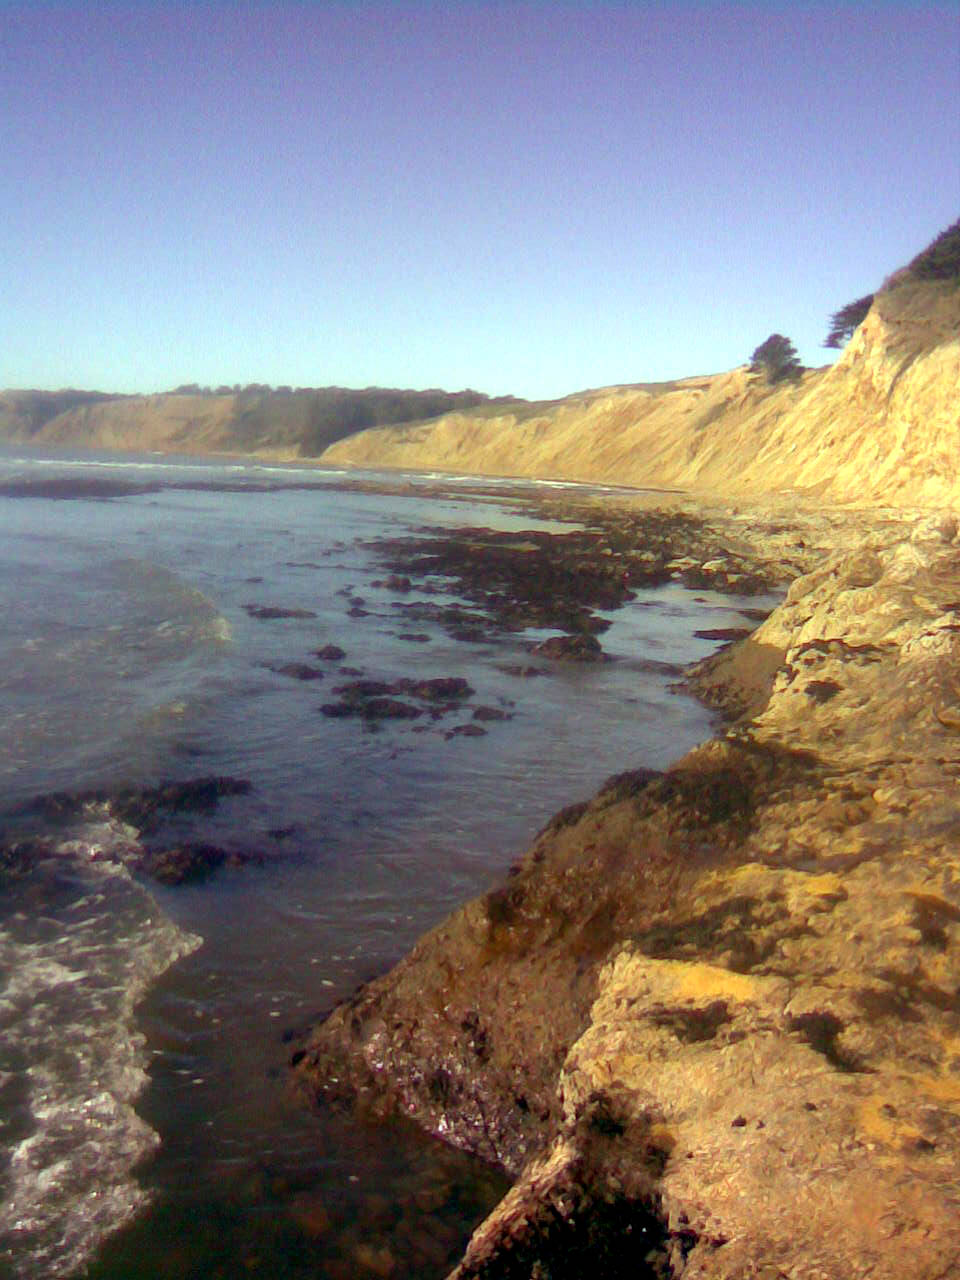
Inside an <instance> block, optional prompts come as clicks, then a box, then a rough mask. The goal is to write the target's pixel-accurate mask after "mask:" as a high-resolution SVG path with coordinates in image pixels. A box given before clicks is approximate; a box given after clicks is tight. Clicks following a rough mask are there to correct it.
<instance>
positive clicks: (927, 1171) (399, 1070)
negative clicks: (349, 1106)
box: [297, 517, 960, 1280]
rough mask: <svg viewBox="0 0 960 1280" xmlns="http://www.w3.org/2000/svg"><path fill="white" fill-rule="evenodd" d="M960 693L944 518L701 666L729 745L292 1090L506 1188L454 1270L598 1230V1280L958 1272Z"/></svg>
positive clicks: (425, 966)
mask: <svg viewBox="0 0 960 1280" xmlns="http://www.w3.org/2000/svg"><path fill="white" fill-rule="evenodd" d="M762 655H766V656H767V657H772V658H773V659H774V660H773V661H769V662H766V663H765V665H764V664H763V663H761V662H760V661H759V658H760V656H762ZM958 670H960V538H958V534H957V524H956V521H955V520H954V519H952V518H949V517H948V518H946V519H941V520H928V521H926V522H923V523H918V524H917V526H916V528H915V529H914V531H913V533H912V535H911V536H909V537H904V536H903V533H902V531H901V532H897V531H896V530H894V529H892V528H891V527H889V526H887V527H884V529H883V530H882V531H881V530H880V528H879V526H878V529H877V532H876V533H875V534H874V535H872V536H871V537H869V538H868V539H867V540H866V542H865V543H864V544H863V545H862V546H861V547H860V548H859V549H858V550H856V551H855V552H853V553H849V552H847V553H843V554H841V555H837V556H835V557H833V558H832V559H830V560H828V561H827V562H826V563H824V564H823V565H822V567H821V568H819V569H817V570H815V571H814V572H812V573H810V574H807V575H806V576H804V577H802V578H799V579H797V580H796V581H795V582H794V584H793V586H792V587H791V589H790V591H789V594H788V596H787V599H786V601H785V603H784V604H783V605H782V606H781V607H780V608H779V609H778V610H776V611H775V612H774V614H772V615H771V617H770V618H769V619H768V620H767V621H766V622H765V623H764V624H762V626H761V627H760V628H759V629H758V630H757V631H756V632H755V633H754V635H753V636H752V637H751V638H750V639H749V640H747V641H745V642H742V643H741V645H740V646H734V647H733V648H731V649H730V650H728V651H727V652H726V653H724V654H722V655H720V656H719V657H718V658H715V659H712V660H710V661H708V662H707V663H705V664H703V666H702V668H701V670H700V671H699V672H698V673H696V675H695V679H696V680H697V681H698V682H700V683H702V685H703V687H704V688H705V689H706V690H708V691H709V690H711V689H712V690H714V691H716V690H718V689H723V690H725V693H726V696H727V699H728V705H736V704H737V701H738V695H739V693H741V692H742V694H743V697H742V698H739V701H740V705H741V707H742V708H746V714H745V715H743V716H742V717H741V719H740V720H738V721H737V722H736V723H735V724H733V726H732V727H731V728H730V729H729V731H728V732H727V733H726V734H725V735H724V736H722V737H721V738H719V739H718V740H716V741H714V742H712V743H709V744H707V745H705V746H703V747H701V748H699V749H697V750H696V751H694V752H692V753H691V754H690V755H688V756H687V757H685V758H684V759H683V760H681V761H680V762H679V763H678V764H677V765H676V766H674V767H673V768H671V769H670V770H669V771H668V772H667V773H666V774H663V775H654V774H651V773H648V772H644V771H640V772H635V773H631V774H626V775H623V776H621V777H619V778H616V779H612V780H611V781H610V783H608V784H607V785H606V786H605V787H604V788H603V789H602V790H601V791H600V792H599V793H598V794H597V795H596V796H595V797H594V798H593V799H592V800H590V801H589V802H588V803H586V804H584V805H579V806H575V807H574V808H572V809H570V810H567V811H565V812H563V813H561V814H559V815H558V816H557V817H556V818H555V819H554V820H553V822H552V823H551V824H550V825H549V826H548V827H547V828H546V829H545V830H544V831H543V832H542V833H541V834H540V836H539V837H538V838H537V840H536V841H535V842H534V844H533V847H532V848H531V850H530V851H529V852H528V854H527V855H526V857H525V858H524V859H523V861H522V862H521V863H520V864H519V865H518V867H517V868H516V870H515V874H514V875H512V876H511V878H510V879H509V880H508V882H507V884H506V885H505V886H504V887H503V888H502V889H500V890H497V891H495V892H494V893H492V894H489V895H487V896H486V897H485V898H482V899H479V900H477V901H476V902H473V903H471V904H469V905H468V906H466V907H465V908H463V909H462V910H461V911H460V912H458V913H456V914H455V915H454V916H452V917H451V918H450V919H449V920H448V921H446V922H445V923H444V924H443V925H441V926H440V928H439V929H437V930H435V931H434V933H433V934H431V935H428V936H427V937H426V938H425V939H424V940H423V941H422V942H421V943H420V944H419V945H418V947H417V948H416V950H415V951H414V952H413V953H412V954H411V955H410V956H409V957H408V958H407V959H406V960H405V961H403V962H402V963H401V965H399V966H398V968H397V969H396V970H394V971H393V972H392V973H391V974H388V975H387V976H386V977H384V978H382V979H380V980H378V981H376V982H374V983H372V984H370V985H369V986H367V987H365V988H364V989H362V990H361V991H360V992H359V993H358V994H357V996H356V997H355V998H354V999H353V1000H351V1001H350V1002H349V1003H348V1004H346V1005H344V1006H342V1007H341V1008H339V1009H338V1010H336V1011H335V1012H334V1013H333V1015H332V1016H331V1017H330V1018H329V1020H328V1021H327V1022H326V1023H325V1024H324V1025H323V1026H321V1027H320V1028H318V1029H317V1030H316V1031H315V1032H314V1034H313V1036H312V1038H311V1040H310V1042H309V1044H308V1045H307V1047H306V1050H305V1052H304V1053H303V1054H302V1056H301V1057H300V1060H299V1062H298V1065H297V1072H298V1075H299V1078H300V1080H301V1081H302V1083H303V1085H304V1086H305V1087H306V1088H308V1089H309V1090H310V1091H312V1092H317V1093H320V1094H334V1095H346V1096H349V1097H351V1098H352V1099H354V1100H355V1101H358V1100H359V1101H360V1102H363V1103H365V1104H367V1105H369V1106H370V1107H372V1108H374V1109H391V1108H397V1109H400V1110H401V1111H403V1112H404V1113H406V1114H408V1115H410V1116H412V1117H414V1118H415V1119H416V1120H417V1121H418V1122H419V1123H421V1124H422V1125H424V1126H425V1127H426V1128H427V1129H429V1130H430V1131H432V1132H434V1133H436V1134H438V1135H440V1136H442V1137H444V1138H446V1139H447V1140H449V1141H453V1142H455V1143H456V1144H458V1145H461V1146H464V1147H466V1148H467V1149H470V1150H474V1151H476V1152H478V1153H479V1154H481V1155H483V1156H485V1157H486V1158H488V1159H493V1160H498V1161H499V1162H501V1163H502V1164H504V1165H505V1166H506V1167H507V1168H508V1169H509V1170H511V1171H512V1172H513V1173H514V1174H515V1175H516V1177H517V1181H516V1184H515V1186H514V1187H513V1189H512V1191H511V1192H510V1194H509V1195H508V1196H507V1198H506V1199H505V1200H504V1201H503V1203H502V1204H501V1206H500V1207H499V1208H498V1210H496V1211H495V1212H494V1214H493V1215H492V1216H491V1218H490V1219H488V1220H487V1222H486V1223H484V1224H483V1225H482V1226H481V1228H480V1229H479V1230H478V1232H477V1233H476V1235H475V1237H474V1239H473V1241H472V1242H471V1245H470V1248H469V1250H468V1252H467V1254H466V1256H465V1258H464V1260H463V1262H462V1264H461V1266H460V1267H459V1268H458V1270H457V1272H456V1273H455V1275H456V1277H457V1280H467V1277H481V1276H483V1277H487V1278H488V1280H492V1278H493V1277H513V1276H518V1277H519V1276H523V1277H525V1278H527V1277H530V1276H532V1275H548V1276H553V1277H555V1278H556V1277H560V1276H573V1275H581V1274H582V1273H583V1272H582V1270H579V1271H578V1270H577V1269H576V1268H577V1267H578V1266H580V1265H581V1263H582V1261H583V1259H584V1258H586V1257H589V1256H591V1255H590V1248H593V1247H594V1245H596V1241H594V1243H593V1245H590V1247H589V1248H588V1245H589V1244H590V1237H591V1232H593V1233H594V1235H596V1234H597V1224H598V1223H602V1224H605V1225H604V1229H603V1230H602V1231H601V1232H600V1237H599V1238H600V1241H601V1244H602V1247H603V1248H604V1249H606V1250H607V1252H606V1253H605V1254H604V1266H605V1268H606V1269H605V1270H604V1271H603V1274H604V1275H605V1276H610V1277H617V1276H620V1275H623V1276H627V1275H629V1276H631V1277H637V1276H641V1277H642V1276H673V1277H683V1280H694V1278H696V1280H708V1278H710V1280H717V1278H719V1277H726V1278H728V1280H734V1277H736V1278H738V1280H739V1278H741V1277H751V1276H753V1277H761V1276H762V1277H764V1278H765V1280H772V1278H775V1277H787V1276H789V1277H791V1278H792V1280H815V1278H816V1280H823V1278H824V1277H829V1278H830V1280H833V1278H835V1277H836V1278H839V1277H845V1278H846V1277H866V1276H870V1277H872V1278H873V1280H895V1278H900V1277H904V1276H907V1275H909V1276H911V1277H920V1278H923V1280H934V1277H946V1276H953V1275H960V837H958V832H960V793H958V789H957V781H958V775H960V737H958V734H960V680H958V677H957V671H958ZM758 673H759V674H758ZM608 1228H609V1229H608ZM577 1258H580V1262H577V1261H576V1259H577ZM565 1259H567V1261H565ZM570 1259H572V1260H573V1261H570ZM537 1268H539V1270H538V1269H537Z"/></svg>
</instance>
